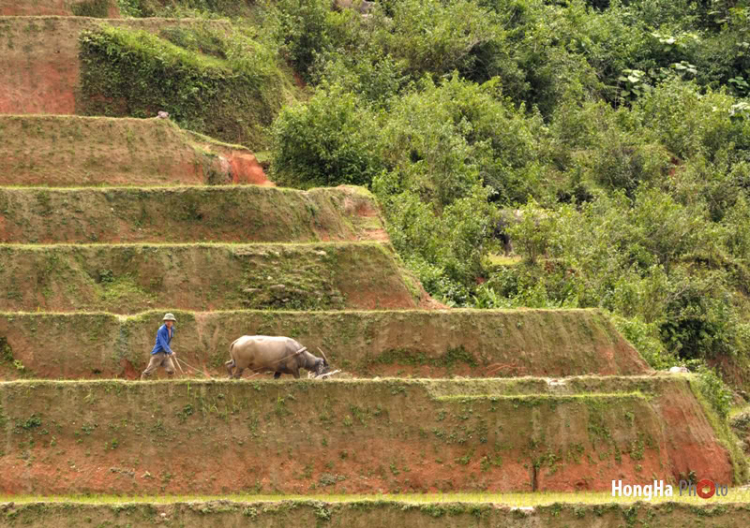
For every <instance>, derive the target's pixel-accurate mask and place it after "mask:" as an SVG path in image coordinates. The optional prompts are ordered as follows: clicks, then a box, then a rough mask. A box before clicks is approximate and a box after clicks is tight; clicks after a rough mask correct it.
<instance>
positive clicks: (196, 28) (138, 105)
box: [79, 23, 291, 148]
mask: <svg viewBox="0 0 750 528" xmlns="http://www.w3.org/2000/svg"><path fill="white" fill-rule="evenodd" d="M229 29H230V28H229V26H226V27H222V26H220V25H212V24H209V23H206V24H201V23H196V24H193V25H180V26H174V27H165V28H163V29H162V30H161V31H160V32H159V34H158V35H156V34H153V33H150V32H147V31H137V30H132V29H126V28H117V27H109V26H104V27H102V28H99V29H96V30H91V31H86V32H83V33H82V35H81V38H80V44H81V51H80V57H81V62H82V64H83V68H82V72H81V91H82V93H83V94H84V95H85V97H82V98H80V100H81V101H84V103H83V104H84V105H85V106H83V107H81V108H79V111H82V112H84V113H91V114H96V115H102V114H103V115H112V116H121V115H129V116H135V117H153V116H155V115H156V113H157V112H158V111H160V110H164V111H167V112H168V113H169V114H170V116H171V117H172V118H173V119H174V120H176V121H177V122H178V123H179V124H180V125H182V126H185V127H187V128H190V129H193V130H197V131H200V132H203V133H206V134H209V135H212V136H214V137H216V138H219V139H222V140H224V141H229V142H232V143H242V144H246V145H250V146H252V147H254V148H263V147H265V145H266V144H267V142H268V136H267V132H266V130H267V127H268V126H269V125H270V124H271V122H272V121H273V119H274V117H275V116H276V114H277V113H278V111H279V109H280V108H281V107H282V105H283V104H284V102H285V101H286V100H287V99H288V98H289V95H288V94H289V92H290V91H291V88H290V81H289V80H288V78H287V76H286V75H284V73H283V72H282V70H281V68H280V66H279V64H278V60H277V57H276V54H275V52H272V51H269V50H268V48H266V47H265V46H264V45H263V44H262V43H260V42H258V41H257V40H256V39H255V38H254V35H253V33H252V31H250V30H241V29H236V30H232V31H229Z"/></svg>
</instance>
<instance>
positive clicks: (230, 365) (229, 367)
mask: <svg viewBox="0 0 750 528" xmlns="http://www.w3.org/2000/svg"><path fill="white" fill-rule="evenodd" d="M224 366H226V367H227V372H229V377H230V378H231V377H232V370H234V360H233V359H230V360H229V361H227V362H226V363H224Z"/></svg>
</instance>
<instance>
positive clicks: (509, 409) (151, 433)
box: [0, 382, 732, 494]
mask: <svg viewBox="0 0 750 528" xmlns="http://www.w3.org/2000/svg"><path fill="white" fill-rule="evenodd" d="M664 390H665V391H666V392H670V391H671V390H672V389H671V388H665V389H664ZM676 392H677V393H679V392H680V391H679V389H678V390H677V391H676ZM685 394H686V395H689V389H688V390H687V392H685ZM662 398H663V396H659V395H656V396H654V399H653V401H652V402H649V400H647V399H646V398H642V397H632V396H623V397H621V398H620V397H617V398H612V397H608V398H602V399H597V398H591V399H590V401H589V398H584V399H566V398H560V399H544V398H543V399H539V400H531V401H529V400H523V399H508V400H503V399H489V398H482V399H477V400H463V401H462V400H460V399H459V400H449V401H436V400H432V399H431V398H429V397H426V393H425V391H424V389H422V388H420V387H419V386H418V385H414V384H405V383H399V382H380V383H370V384H358V383H351V382H350V383H343V384H341V383H338V384H337V383H327V382H311V383H306V382H290V383H283V382H269V383H222V384H216V383H209V384H204V383H199V382H193V383H192V384H190V385H187V384H184V383H183V384H179V385H175V384H171V385H164V384H157V383H150V384H146V385H141V384H132V383H130V384H127V383H117V382H106V383H100V384H98V385H96V386H94V385H83V384H81V385H70V384H56V385H54V384H53V385H50V386H46V385H41V384H36V385H35V386H34V387H33V388H32V387H31V386H29V385H28V384H22V385H18V386H17V387H15V388H11V387H8V386H5V387H3V388H2V394H1V395H0V401H1V402H2V408H3V413H4V417H5V421H4V426H3V430H2V434H3V437H4V438H5V441H4V442H3V449H4V456H3V457H0V493H5V494H24V493H36V494H48V493H49V494H76V493H88V492H91V493H121V494H152V493H169V494H207V493H208V494H218V493H226V492H235V493H236V492H240V493H241V492H248V491H251V490H253V491H256V492H257V491H262V492H284V493H300V494H307V493H363V492H370V493H372V492H407V491H411V492H436V491H500V492H508V491H534V490H537V491H575V490H581V489H588V490H596V491H606V490H610V489H611V485H612V480H616V479H622V480H623V482H624V483H628V484H646V483H648V484H651V483H652V482H653V479H663V480H665V481H666V482H668V483H669V482H671V483H675V482H676V479H677V477H678V475H679V473H680V472H682V469H681V466H682V465H683V464H684V465H685V467H686V468H687V469H690V470H692V471H695V474H696V476H697V477H698V478H699V479H700V478H709V479H711V480H713V481H715V482H720V483H726V484H732V470H731V467H732V466H731V461H730V459H729V456H728V453H727V452H726V451H724V450H722V449H721V448H719V447H718V439H717V437H716V435H715V434H714V432H713V430H712V429H711V428H710V426H709V425H708V423H707V421H706V420H705V419H703V418H702V417H701V416H692V415H691V413H685V416H686V417H688V416H689V421H688V422H686V423H685V425H684V426H683V427H679V428H677V429H671V428H670V424H669V423H665V421H664V420H663V418H662V415H661V414H660V409H665V408H666V409H668V410H669V411H670V412H673V411H674V407H683V406H685V405H687V406H689V407H690V406H697V405H698V404H697V402H694V399H693V401H689V400H688V401H685V400H683V398H682V396H681V395H680V396H679V397H678V398H677V399H675V400H674V401H672V402H670V403H665V402H662ZM669 398H670V397H669V396H667V400H669ZM695 408H696V409H698V408H699V407H695ZM628 416H629V417H630V418H627V417H628ZM670 443H672V444H674V445H675V446H676V449H674V450H672V449H670ZM681 446H690V449H686V450H682V451H680V450H679V448H680V447H681ZM675 456H677V458H675ZM534 468H537V469H536V470H535V469H534Z"/></svg>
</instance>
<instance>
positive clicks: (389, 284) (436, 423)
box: [0, 0, 748, 527]
mask: <svg viewBox="0 0 750 528" xmlns="http://www.w3.org/2000/svg"><path fill="white" fill-rule="evenodd" d="M94 8H97V9H98V11H97V10H96V9H94ZM91 9H94V11H91ZM81 13H88V14H96V16H101V17H104V16H111V17H114V16H118V15H119V10H118V9H117V6H116V5H115V4H114V3H113V2H103V3H102V2H100V3H97V4H96V5H93V4H91V3H90V2H88V3H87V2H75V1H60V0H57V1H53V0H46V1H42V0H39V1H37V2H27V1H12V0H3V1H0V15H11V16H5V17H2V18H0V70H2V71H3V72H6V71H7V72H12V74H10V75H7V76H3V77H2V79H0V113H4V114H6V115H4V116H0V185H2V187H0V380H1V381H0V495H1V496H2V497H0V526H40V527H41V526H44V527H48V526H54V527H63V526H89V525H91V526H111V527H114V526H118V527H119V526H122V527H125V526H129V527H136V526H152V525H164V526H197V527H200V526H206V527H208V526H245V525H248V524H251V525H253V526H282V525H283V526H311V525H313V524H314V525H316V526H323V525H330V526H342V527H344V526H346V527H358V526H362V527H365V526H367V527H372V526H414V527H421V526H445V527H463V526H467V527H468V526H481V527H484V526H486V527H491V526H492V527H495V526H508V527H537V526H553V527H563V526H597V527H609V526H612V527H616V526H617V527H619V526H639V525H643V526H675V527H677V526H688V525H696V526H717V527H718V526H722V527H732V526H737V527H739V526H747V518H748V506H747V500H746V497H745V495H743V494H742V493H740V491H739V490H737V489H736V486H738V485H739V484H740V483H741V482H743V481H744V479H745V478H746V472H747V468H746V462H745V459H744V457H743V456H742V454H741V452H740V451H739V450H738V449H737V447H736V446H735V445H733V443H732V442H733V440H732V436H731V433H730V432H729V430H728V428H727V427H726V425H725V424H723V423H722V422H721V421H720V420H719V419H718V418H717V417H716V416H715V415H714V414H713V413H712V411H711V410H710V408H709V407H708V406H707V405H705V404H704V402H703V401H702V398H701V396H700V394H699V393H698V392H697V391H696V390H695V387H694V383H693V381H692V378H691V377H690V376H668V375H663V374H657V373H655V372H653V371H652V370H651V369H650V368H649V367H648V366H647V365H646V363H645V362H644V361H643V359H642V358H641V357H640V355H639V354H638V352H637V351H636V350H635V349H634V348H633V347H632V346H631V345H630V344H629V343H628V342H627V341H625V340H624V339H623V338H622V336H620V335H619V333H618V332H617V330H616V329H615V328H614V327H613V325H612V324H611V322H610V321H609V320H608V319H607V317H606V316H605V315H604V314H602V313H600V312H598V311H594V310H517V311H500V310H498V311H471V310H449V309H446V307H444V306H441V305H440V304H439V303H436V302H435V301H434V300H432V299H430V298H429V296H428V295H427V294H426V293H425V292H424V290H423V289H422V287H421V285H420V284H419V283H418V281H416V280H415V279H414V278H413V277H412V276H411V274H410V273H409V272H408V271H407V270H406V269H405V268H404V267H403V264H402V262H401V261H400V259H399V257H398V256H397V255H396V253H395V252H394V250H393V249H392V247H391V245H390V243H389V241H388V237H387V234H386V230H385V225H384V224H383V222H382V220H381V217H380V213H379V210H378V207H377V204H376V203H375V201H374V199H373V197H372V196H371V195H370V194H369V193H368V192H367V191H366V190H364V189H359V188H355V187H340V188H334V189H315V190H312V191H306V192H302V191H296V190H291V189H281V188H275V187H273V186H272V183H271V182H269V181H268V180H267V179H266V177H265V174H264V173H263V168H262V167H261V165H260V164H259V163H258V162H257V159H256V158H255V156H254V155H253V153H251V152H249V151H247V150H246V149H244V148H243V147H239V146H236V145H227V144H225V143H221V142H218V141H214V140H211V139H210V138H206V137H205V136H200V135H197V134H192V133H189V132H186V131H184V130H181V129H179V128H177V127H176V126H175V125H173V124H172V123H170V122H169V121H168V120H161V119H131V118H109V117H98V116H92V117H79V116H75V115H72V114H74V113H75V112H76V108H77V106H78V105H79V103H80V101H77V99H76V98H77V97H79V94H77V91H76V86H77V83H78V75H79V71H80V68H79V66H80V65H79V64H78V56H77V53H76V45H77V44H76V43H77V35H78V34H79V33H80V31H81V30H83V29H86V28H90V27H93V26H95V25H99V24H104V23H114V24H118V25H121V26H127V27H138V28H142V29H146V30H149V31H151V30H153V31H156V30H157V29H158V28H160V27H164V26H165V25H190V24H199V23H211V24H217V25H219V26H220V25H221V24H223V23H224V22H213V21H212V22H198V21H192V20H176V19H175V20H167V19H159V20H156V19H144V20H135V19H119V18H118V19H117V20H106V19H93V18H87V17H75V16H72V15H76V14H81ZM17 15H25V16H17ZM47 15H63V16H55V17H50V16H47ZM36 114H45V115H36ZM166 311H169V312H173V313H174V314H175V315H176V317H177V320H178V323H177V333H176V337H175V341H174V342H173V345H174V348H175V350H176V351H177V352H178V354H179V357H180V358H181V359H182V361H183V362H184V365H185V367H184V371H183V372H180V373H179V375H178V376H177V378H178V379H174V380H165V379H161V380H158V381H150V382H140V381H134V380H136V379H137V378H138V376H139V373H140V371H141V370H142V369H143V368H144V367H145V365H146V363H147V361H148V357H149V351H150V349H151V347H152V346H153V339H154V334H155V332H156V330H157V328H158V327H159V325H160V324H161V318H162V315H163V313H164V312H166ZM243 334H281V335H288V336H291V337H294V338H295V339H298V340H299V341H300V342H302V343H303V344H305V346H307V347H308V348H309V350H310V351H311V352H314V353H318V351H323V352H325V353H326V355H327V356H328V358H329V360H330V361H331V363H332V364H333V366H334V368H337V369H341V370H342V371H343V372H342V373H341V374H340V375H339V377H338V378H334V379H331V380H327V381H321V380H307V379H305V380H299V381H296V380H281V381H274V380H273V379H272V378H271V377H270V376H269V375H267V374H257V373H250V374H248V375H246V379H243V380H227V379H225V377H226V371H225V369H224V361H226V360H227V358H228V346H229V344H230V343H231V342H232V341H233V340H234V339H236V338H237V337H239V336H240V335H243ZM162 377H163V376H162ZM687 478H698V479H704V478H705V479H711V480H713V481H714V482H718V483H725V484H728V485H730V486H731V493H730V494H729V495H728V496H727V497H721V498H719V497H715V498H714V499H712V500H710V501H704V500H703V499H696V498H694V497H693V498H689V497H674V498H672V499H669V500H665V499H661V498H660V499H656V500H653V501H650V502H638V501H637V500H636V499H635V498H612V497H611V494H610V490H611V483H612V481H613V480H622V481H623V482H625V483H628V484H631V485H635V484H640V485H647V484H652V483H653V481H654V480H655V479H656V480H664V481H665V482H666V483H671V484H673V485H676V484H677V482H679V481H680V480H681V479H687Z"/></svg>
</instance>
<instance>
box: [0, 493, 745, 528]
mask: <svg viewBox="0 0 750 528" xmlns="http://www.w3.org/2000/svg"><path fill="white" fill-rule="evenodd" d="M582 497H583V499H582ZM582 500H583V502H582ZM618 502H619V503H613V500H612V497H611V494H605V493H601V494H597V495H595V494H586V495H582V494H580V493H575V494H573V493H571V494H568V495H564V494H562V493H555V494H551V495H550V498H549V499H548V498H547V497H546V496H545V495H539V494H533V495H532V494H529V495H528V496H524V495H493V494H486V493H484V494H481V495H480V494H475V495H469V494H465V493H464V494H460V495H459V494H452V495H451V494H448V495H441V496H437V497H434V498H433V497H429V496H424V495H417V496H409V495H402V494H399V495H393V496H385V497H384V496H383V495H380V494H377V495H371V496H355V497H346V496H344V497H323V498H319V499H307V500H304V499H299V498H288V499H278V498H275V497H263V496H261V497H257V496H253V495H246V496H240V497H237V498H234V497H233V498H232V500H226V499H216V500H212V501H211V500H204V499H202V498H201V499H199V500H192V499H191V498H184V499H183V498H179V499H165V498H163V497H139V498H138V499H126V498H120V499H117V498H115V497H107V498H106V499H104V500H99V501H97V500H96V499H86V500H85V502H82V500H81V499H67V500H66V499H64V498H62V499H60V498H55V497H53V498H46V497H45V498H39V499H38V500H37V501H35V502H29V501H28V500H25V499H24V500H20V501H19V500H16V501H15V502H14V503H12V504H6V505H3V504H0V508H5V509H6V512H7V514H9V515H11V516H12V518H13V519H14V520H15V521H16V523H17V525H19V526H28V527H31V528H36V527H39V528H48V527H49V526H55V525H56V524H55V523H56V522H59V519H65V520H66V521H68V522H69V524H70V526H85V525H86V524H87V523H88V521H89V520H90V519H96V520H97V522H100V523H101V525H103V526H121V525H122V524H121V523H124V525H125V526H128V527H131V528H151V527H152V526H154V524H157V525H158V524H161V523H169V522H171V523H174V524H175V525H177V526H191V527H209V526H210V527H213V526H227V527H234V526H245V525H246V524H247V522H248V518H250V519H252V520H253V523H254V524H256V525H257V526H278V525H279V523H283V525H284V526H287V527H289V528H296V527H308V526H316V525H318V523H319V522H320V521H321V519H325V521H326V524H325V525H326V526H330V527H331V528H347V527H351V526H367V527H371V528H392V527H394V526H408V527H410V528H425V527H430V528H474V527H476V526H483V527H484V526H503V527H504V528H535V527H540V526H544V527H546V528H583V527H586V528H588V527H591V526H596V527H597V528H619V527H621V526H624V525H623V519H627V522H629V523H631V524H632V525H633V526H641V525H643V526H659V527H660V528H684V527H685V526H701V527H703V528H745V527H746V526H747V505H746V504H742V503H741V502H740V503H738V504H727V503H721V504H713V505H707V506H706V505H701V507H700V508H696V506H695V501H693V503H690V502H688V501H687V500H685V499H683V500H682V501H681V502H677V499H673V500H670V501H669V502H668V503H659V502H645V501H642V502H639V503H638V504H637V505H634V504H633V502H634V501H633V500H629V501H618ZM478 518H479V519H481V522H479V523H478V521H477V519H478ZM592 519H595V521H593V522H592Z"/></svg>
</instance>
